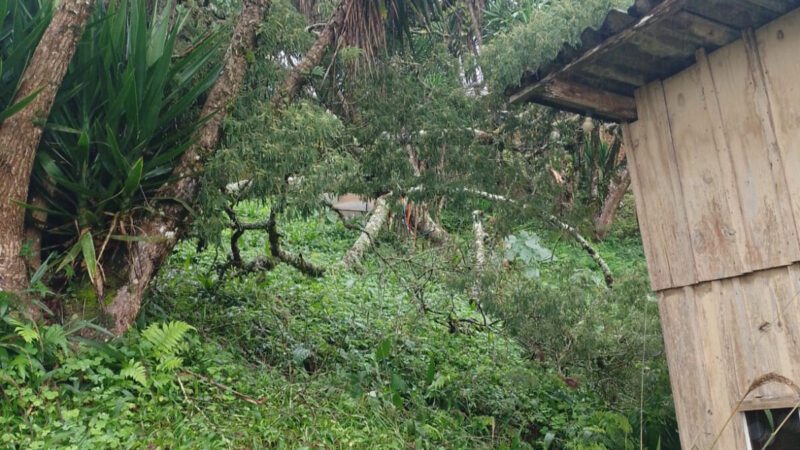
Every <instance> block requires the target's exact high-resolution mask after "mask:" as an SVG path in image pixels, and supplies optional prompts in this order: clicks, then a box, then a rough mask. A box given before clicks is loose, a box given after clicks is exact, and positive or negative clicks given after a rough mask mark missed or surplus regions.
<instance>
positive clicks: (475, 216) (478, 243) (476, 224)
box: [472, 210, 489, 302]
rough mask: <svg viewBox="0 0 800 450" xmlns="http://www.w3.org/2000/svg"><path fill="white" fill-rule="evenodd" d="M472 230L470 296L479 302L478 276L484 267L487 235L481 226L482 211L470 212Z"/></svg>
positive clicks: (481, 273)
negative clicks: (473, 243)
mask: <svg viewBox="0 0 800 450" xmlns="http://www.w3.org/2000/svg"><path fill="white" fill-rule="evenodd" d="M472 231H473V232H474V233H475V270H473V274H474V275H475V281H474V283H473V284H472V298H473V299H475V301H477V302H479V301H480V297H481V284H480V278H481V276H482V275H483V271H484V269H485V268H486V239H487V238H488V237H489V236H488V235H487V234H486V230H484V228H483V212H481V211H480V210H476V211H473V212H472Z"/></svg>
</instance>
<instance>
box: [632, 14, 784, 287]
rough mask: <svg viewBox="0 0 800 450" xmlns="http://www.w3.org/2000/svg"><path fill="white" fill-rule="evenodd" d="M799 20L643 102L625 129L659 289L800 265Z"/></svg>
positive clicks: (714, 58)
mask: <svg viewBox="0 0 800 450" xmlns="http://www.w3.org/2000/svg"><path fill="white" fill-rule="evenodd" d="M797 48H800V10H797V11H795V12H793V13H790V14H789V15H787V16H784V17H782V18H781V19H778V20H776V21H775V22H773V23H772V24H770V25H768V26H766V27H764V28H762V29H760V30H759V31H758V32H756V33H752V32H750V33H745V36H744V38H743V39H741V40H738V41H736V42H734V43H733V44H730V45H728V46H726V47H724V48H722V49H720V50H717V51H716V52H714V53H712V54H710V55H706V54H705V53H704V52H703V51H699V52H698V53H697V64H695V65H693V66H692V67H690V68H689V69H687V70H684V71H683V72H681V73H679V74H677V75H675V76H672V77H670V78H668V79H666V80H664V81H656V82H654V83H651V84H649V85H647V86H645V87H643V88H641V89H639V90H638V91H637V92H636V103H637V107H638V112H639V120H638V121H637V122H634V123H631V124H629V125H628V126H627V134H628V135H629V139H630V145H629V148H631V151H630V165H631V166H632V173H633V174H634V176H633V180H632V181H633V185H634V190H635V192H636V194H637V201H638V204H637V210H638V211H637V212H638V213H639V220H640V224H641V226H642V230H643V237H644V240H645V253H646V256H647V260H648V266H649V269H650V276H651V282H652V285H653V288H654V289H655V290H662V289H669V288H675V287H682V286H688V285H691V284H695V283H699V282H704V281H712V280H719V279H723V278H729V277H735V276H739V275H742V274H746V273H750V272H754V271H757V270H762V269H768V268H772V267H778V266H785V265H788V264H791V263H793V262H797V261H800V242H799V241H798V234H799V232H800V229H798V225H800V222H799V221H798V220H800V176H798V174H800V151H798V148H797V144H796V143H797V142H800V84H798V83H797V81H796V79H797V78H796V77H797V75H798V74H800V58H797V56H796V51H797Z"/></svg>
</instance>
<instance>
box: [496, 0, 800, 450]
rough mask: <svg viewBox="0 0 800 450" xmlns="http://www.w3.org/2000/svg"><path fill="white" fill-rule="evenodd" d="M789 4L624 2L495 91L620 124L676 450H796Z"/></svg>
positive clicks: (795, 138)
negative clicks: (773, 430) (657, 321)
mask: <svg viewBox="0 0 800 450" xmlns="http://www.w3.org/2000/svg"><path fill="white" fill-rule="evenodd" d="M798 7H800V0H661V1H659V0H639V1H636V3H635V5H633V6H632V7H631V8H630V9H629V10H627V11H611V12H610V13H609V14H608V16H607V17H606V20H605V21H604V22H603V23H602V25H601V26H600V27H598V28H596V29H588V30H586V31H585V32H584V33H583V36H582V38H583V39H582V43H581V44H580V45H579V46H577V47H572V46H566V47H564V48H563V49H562V51H561V53H560V54H559V55H558V57H557V58H556V59H555V60H554V61H552V62H551V63H550V64H547V65H546V66H544V67H541V68H539V69H538V70H536V71H535V72H531V73H528V74H527V75H526V76H525V77H524V78H523V80H522V82H521V83H520V85H519V86H517V87H515V88H513V89H510V90H509V95H510V97H511V100H512V102H516V103H519V102H526V101H533V102H538V103H542V104H547V105H551V106H555V107H558V108H561V109H565V110H570V111H574V112H579V113H582V114H588V115H592V116H595V117H598V118H603V119H608V120H613V121H619V122H621V123H623V124H624V132H625V136H626V141H627V143H628V157H629V160H628V165H629V169H630V172H631V174H632V184H633V189H634V194H635V197H636V208H637V213H638V217H639V223H640V226H641V233H642V239H643V243H644V249H645V254H646V256H647V264H648V268H649V271H650V279H651V282H652V287H653V289H654V290H655V291H656V292H657V293H658V299H659V311H660V315H661V321H662V328H663V332H664V340H665V345H666V352H667V360H668V363H669V370H670V379H671V384H672V390H673V393H674V399H675V407H676V411H677V418H678V423H679V430H680V434H681V443H682V446H683V448H684V449H701V450H707V449H711V448H715V449H721V450H739V449H742V450H744V449H750V448H755V449H756V450H758V449H760V448H762V447H761V442H764V440H765V438H764V436H763V432H764V430H763V428H764V423H759V417H762V416H766V413H759V411H764V410H772V418H773V422H776V421H777V423H774V424H772V425H770V426H775V427H777V426H778V425H780V422H782V420H776V419H775V417H778V418H782V417H786V416H787V414H789V413H791V416H789V417H790V419H787V424H788V425H789V426H785V427H784V428H782V430H781V431H780V432H779V433H778V435H779V436H778V437H779V438H780V439H783V440H784V441H785V442H786V444H771V445H773V446H772V447H767V448H792V449H796V448H800V437H798V436H800V435H798V434H791V433H792V431H791V430H790V428H793V427H795V426H797V425H800V421H798V420H797V417H798V414H797V412H796V410H794V409H793V408H796V407H797V406H798V405H800V387H799V386H800V9H797V8H798ZM756 434H762V435H761V436H756ZM769 434H770V431H769V430H767V434H766V436H769ZM759 439H761V440H759ZM780 445H785V446H780Z"/></svg>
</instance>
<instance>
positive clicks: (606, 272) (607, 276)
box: [462, 188, 614, 288]
mask: <svg viewBox="0 0 800 450" xmlns="http://www.w3.org/2000/svg"><path fill="white" fill-rule="evenodd" d="M462 191H463V192H465V193H468V194H472V195H476V196H478V197H482V198H485V199H487V200H492V201H500V202H505V203H510V204H514V205H520V206H521V207H523V208H527V207H528V206H529V205H527V204H522V205H521V204H520V203H519V202H517V201H516V200H514V199H511V198H508V197H504V196H502V195H497V194H492V193H489V192H483V191H479V190H477V189H470V188H463V189H462ZM541 216H542V218H543V219H544V220H546V221H548V222H550V223H551V224H553V225H554V226H555V227H557V228H559V229H561V230H564V231H566V232H568V233H569V234H570V235H572V237H573V238H574V239H575V241H576V242H578V245H580V246H581V248H583V249H584V250H585V251H586V253H588V254H589V256H590V257H591V258H592V260H594V262H595V263H596V264H597V266H598V267H599V268H600V270H601V271H602V272H603V278H604V280H605V283H606V286H608V287H609V288H611V287H613V286H614V274H613V273H612V272H611V269H610V268H609V267H608V264H607V263H606V261H605V260H604V259H603V257H602V256H600V253H598V252H597V250H595V248H594V247H592V244H590V243H589V241H588V240H586V238H584V237H583V236H582V235H581V234H580V232H579V231H578V230H577V229H576V228H575V227H573V226H572V225H569V224H567V223H564V222H562V221H561V220H559V219H558V217H556V216H554V215H552V214H541Z"/></svg>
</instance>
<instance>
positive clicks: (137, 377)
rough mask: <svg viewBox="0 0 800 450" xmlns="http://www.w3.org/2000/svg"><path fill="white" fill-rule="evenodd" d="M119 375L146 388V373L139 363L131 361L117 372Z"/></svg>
mask: <svg viewBox="0 0 800 450" xmlns="http://www.w3.org/2000/svg"><path fill="white" fill-rule="evenodd" d="M119 374H120V376H122V377H123V378H130V379H131V380H133V381H135V382H137V383H139V384H141V385H142V386H147V371H146V370H145V368H144V365H142V363H141V361H134V360H132V359H131V360H130V361H128V363H127V364H125V367H123V368H122V370H120V371H119Z"/></svg>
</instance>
